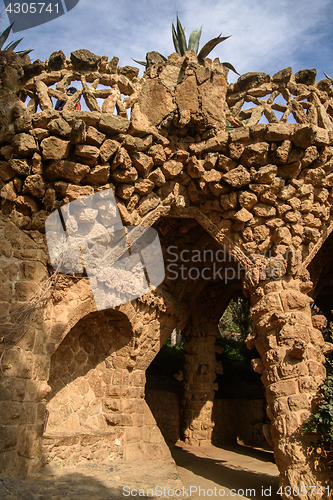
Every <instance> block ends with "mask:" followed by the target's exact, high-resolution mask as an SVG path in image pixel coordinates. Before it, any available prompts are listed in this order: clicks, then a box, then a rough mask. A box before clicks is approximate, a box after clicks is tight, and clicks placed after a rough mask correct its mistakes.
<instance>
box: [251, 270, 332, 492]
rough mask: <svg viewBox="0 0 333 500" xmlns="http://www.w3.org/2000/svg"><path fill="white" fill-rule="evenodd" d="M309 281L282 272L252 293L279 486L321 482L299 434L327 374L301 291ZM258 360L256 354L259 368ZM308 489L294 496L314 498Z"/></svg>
mask: <svg viewBox="0 0 333 500" xmlns="http://www.w3.org/2000/svg"><path fill="white" fill-rule="evenodd" d="M309 284H310V285H311V283H309V282H307V283H304V282H302V281H301V280H299V279H293V278H292V277H290V276H284V277H283V278H282V279H281V280H279V281H273V280H270V281H265V282H261V283H260V284H259V286H258V287H257V288H256V290H255V291H254V292H252V294H251V301H252V304H253V310H252V315H253V321H254V325H255V329H256V334H254V335H250V336H249V337H248V339H247V342H248V346H249V347H251V345H253V344H254V345H255V346H256V348H257V350H258V352H259V354H260V356H261V360H262V365H261V370H260V372H262V381H263V383H264V385H265V388H266V398H267V404H268V408H267V413H268V416H269V418H270V420H271V425H270V433H271V439H272V443H273V445H274V454H275V460H276V464H277V466H278V468H279V471H280V485H281V486H282V488H283V491H285V490H284V488H285V487H288V486H290V487H291V488H293V487H298V488H299V491H301V486H303V487H304V486H305V487H309V486H319V487H320V486H325V484H324V483H323V482H321V481H320V478H319V476H318V474H317V473H316V472H315V470H314V467H313V463H312V460H311V458H310V457H309V454H308V452H307V444H308V443H307V438H306V437H305V436H303V435H302V434H301V429H302V425H303V423H304V421H305V420H306V419H307V418H308V417H309V415H310V411H311V402H312V400H313V399H314V398H315V397H316V394H317V392H318V389H319V388H320V386H321V384H322V383H323V380H324V378H325V375H326V371H325V368H324V362H325V358H324V356H323V354H322V348H323V347H324V345H325V342H324V339H323V337H322V335H321V332H320V331H319V330H316V329H314V328H313V326H312V321H311V310H310V303H311V302H312V299H310V298H309V297H308V296H307V295H306V293H305V291H306V288H307V290H308V289H309ZM258 366H260V360H258V363H256V370H257V371H259V370H258ZM296 491H297V490H296ZM304 491H305V490H304V489H303V492H304ZM307 491H308V496H304V495H303V496H302V495H300V496H297V495H293V496H292V498H294V499H296V498H316V497H315V496H312V497H311V494H310V493H311V492H310V489H309V488H307ZM285 498H287V497H285ZM318 498H319V497H318Z"/></svg>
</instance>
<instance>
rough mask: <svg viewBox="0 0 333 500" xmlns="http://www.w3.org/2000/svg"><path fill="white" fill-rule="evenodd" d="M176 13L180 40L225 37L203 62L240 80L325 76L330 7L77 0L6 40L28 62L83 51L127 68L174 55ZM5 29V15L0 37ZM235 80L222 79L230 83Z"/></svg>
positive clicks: (262, 0) (261, 1)
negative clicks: (26, 53) (285, 73)
mask: <svg viewBox="0 0 333 500" xmlns="http://www.w3.org/2000/svg"><path fill="white" fill-rule="evenodd" d="M59 1H62V0H59ZM2 8H4V5H3V3H2V0H0V10H2ZM177 11H178V13H179V17H180V19H181V21H182V24H183V26H185V28H186V34H187V36H188V35H189V34H190V33H191V31H192V30H193V29H195V28H198V27H200V26H201V25H202V26H203V31H202V37H201V44H200V47H201V46H202V45H203V44H204V43H205V42H206V41H208V40H209V39H210V38H214V37H215V36H217V35H218V34H220V33H221V32H222V35H225V36H226V35H232V36H231V38H229V39H228V40H226V41H225V42H222V43H221V44H220V45H218V46H217V47H216V48H215V49H214V51H213V52H212V53H211V56H212V58H215V57H219V58H220V60H221V62H223V61H229V62H231V63H232V64H233V65H234V66H235V67H236V69H237V70H238V71H239V73H241V74H242V73H246V72H248V71H264V72H266V73H269V74H271V75H273V74H274V73H275V72H277V71H278V70H280V69H283V68H285V67H287V66H291V67H292V69H293V71H294V72H296V71H298V70H300V69H304V68H316V69H317V71H318V76H317V79H318V80H320V79H322V78H324V76H323V74H322V69H324V70H325V71H326V73H328V74H330V75H332V76H333V30H332V29H331V24H332V20H333V2H332V0H316V2H314V1H313V0H274V1H273V0H229V1H225V2H219V1H216V0H214V1H211V0H205V1H203V0H185V1H177V0H169V1H168V2H166V1H165V0H122V1H119V0H118V1H117V2H116V1H110V0H95V1H92V0H80V2H79V4H78V5H77V6H76V7H75V8H74V9H72V10H71V11H70V12H68V13H67V14H65V15H64V16H62V17H59V18H58V19H55V20H54V21H51V22H49V23H46V24H44V25H41V26H38V27H34V28H31V29H28V30H25V31H22V32H19V33H15V34H13V35H12V37H11V39H13V40H16V39H18V38H20V37H22V36H23V37H24V40H23V41H22V42H21V44H20V45H19V47H18V48H20V49H26V48H34V49H35V50H34V51H33V52H32V53H31V58H32V59H33V60H35V59H41V60H45V59H47V58H48V56H49V55H50V54H51V53H52V52H54V51H56V50H59V49H61V50H63V51H64V53H65V54H66V56H70V53H71V52H72V51H74V50H77V49H80V48H85V49H89V50H90V51H92V52H94V53H95V54H98V55H101V56H102V55H104V54H105V55H107V56H108V57H109V58H110V59H111V58H112V57H113V56H114V55H116V56H118V57H119V59H120V61H119V64H120V65H121V66H125V65H126V64H130V65H135V63H133V61H132V60H131V57H133V58H135V59H141V60H142V59H145V54H146V52H148V51H150V50H157V51H158V52H161V53H162V54H164V55H165V56H168V55H169V54H171V53H172V52H173V51H174V48H173V44H172V39H171V23H172V20H173V19H174V18H175V17H176V13H177ZM8 24H9V22H8V19H7V18H6V16H5V17H4V18H3V19H2V21H1V28H2V30H3V29H4V28H5V27H6V26H7V25H8ZM141 74H142V72H141ZM236 78H237V77H236V76H234V75H233V74H232V73H230V76H229V80H230V81H235V79H236Z"/></svg>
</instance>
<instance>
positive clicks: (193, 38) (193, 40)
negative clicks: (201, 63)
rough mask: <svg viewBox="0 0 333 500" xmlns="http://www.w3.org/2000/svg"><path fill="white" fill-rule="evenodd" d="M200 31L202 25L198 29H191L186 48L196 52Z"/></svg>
mask: <svg viewBox="0 0 333 500" xmlns="http://www.w3.org/2000/svg"><path fill="white" fill-rule="evenodd" d="M201 31H202V26H201V28H200V30H199V29H196V30H194V31H192V33H191V34H190V38H189V40H188V46H187V50H194V52H195V53H196V54H197V53H198V50H199V42H200V37H201Z"/></svg>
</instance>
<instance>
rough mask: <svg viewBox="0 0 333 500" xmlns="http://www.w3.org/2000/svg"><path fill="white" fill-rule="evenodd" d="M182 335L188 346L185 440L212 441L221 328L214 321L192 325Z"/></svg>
mask: <svg viewBox="0 0 333 500" xmlns="http://www.w3.org/2000/svg"><path fill="white" fill-rule="evenodd" d="M182 335H183V336H184V337H185V339H186V342H185V344H184V349H185V351H186V353H185V356H184V398H183V401H182V423H183V425H182V433H183V436H184V440H185V443H187V444H192V445H200V446H205V445H208V444H211V437H212V432H213V427H214V422H213V421H212V411H213V399H214V395H215V391H216V390H217V384H216V383H214V381H215V378H216V358H215V352H216V348H215V341H216V338H217V337H219V333H218V328H217V326H216V325H212V324H211V323H201V324H200V325H199V326H197V327H194V326H193V325H191V324H188V325H187V326H186V328H185V330H183V332H182Z"/></svg>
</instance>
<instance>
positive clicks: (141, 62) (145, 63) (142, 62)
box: [132, 52, 168, 67]
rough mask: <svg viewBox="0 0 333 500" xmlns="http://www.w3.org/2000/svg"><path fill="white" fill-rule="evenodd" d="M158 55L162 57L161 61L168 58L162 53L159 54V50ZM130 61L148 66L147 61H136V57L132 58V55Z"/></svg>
mask: <svg viewBox="0 0 333 500" xmlns="http://www.w3.org/2000/svg"><path fill="white" fill-rule="evenodd" d="M157 53H158V55H159V56H161V57H162V59H163V61H167V60H168V59H167V58H166V57H165V56H164V55H163V54H160V52H157ZM132 61H134V62H136V63H138V64H141V66H145V67H147V66H148V63H147V61H138V60H137V59H133V57H132Z"/></svg>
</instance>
